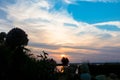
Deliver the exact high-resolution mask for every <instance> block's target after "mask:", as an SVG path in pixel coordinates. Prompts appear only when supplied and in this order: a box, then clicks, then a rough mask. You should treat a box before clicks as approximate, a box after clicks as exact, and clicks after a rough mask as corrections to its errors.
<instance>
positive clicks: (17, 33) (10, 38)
mask: <svg viewBox="0 0 120 80" xmlns="http://www.w3.org/2000/svg"><path fill="white" fill-rule="evenodd" d="M27 44H28V38H27V34H26V33H25V31H23V30H22V29H20V28H13V29H12V30H10V31H9V32H8V34H7V36H6V45H7V46H9V47H11V48H16V47H24V46H26V45H27Z"/></svg>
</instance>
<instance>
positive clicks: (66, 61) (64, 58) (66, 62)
mask: <svg viewBox="0 0 120 80" xmlns="http://www.w3.org/2000/svg"><path fill="white" fill-rule="evenodd" d="M61 62H62V64H63V65H64V66H67V65H68V63H69V59H68V58H67V57H63V58H62V59H61Z"/></svg>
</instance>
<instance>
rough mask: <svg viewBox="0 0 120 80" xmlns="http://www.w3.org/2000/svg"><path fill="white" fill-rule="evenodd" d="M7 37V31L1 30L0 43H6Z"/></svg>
mask: <svg viewBox="0 0 120 80" xmlns="http://www.w3.org/2000/svg"><path fill="white" fill-rule="evenodd" d="M5 38H6V33H5V32H1V33H0V45H2V44H4V42H5Z"/></svg>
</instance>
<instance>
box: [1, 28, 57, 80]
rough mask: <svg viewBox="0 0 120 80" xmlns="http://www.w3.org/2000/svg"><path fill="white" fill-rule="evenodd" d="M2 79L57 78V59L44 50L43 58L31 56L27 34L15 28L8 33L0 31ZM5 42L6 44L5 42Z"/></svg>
mask: <svg viewBox="0 0 120 80" xmlns="http://www.w3.org/2000/svg"><path fill="white" fill-rule="evenodd" d="M0 42H1V45H0V79H1V80H24V79H26V80H55V79H54V77H55V76H54V69H55V67H56V61H55V60H53V59H50V58H48V53H46V52H44V51H43V54H41V55H42V58H41V59H36V58H33V57H30V56H29V54H31V52H30V50H29V49H27V48H25V46H26V45H27V43H28V38H27V34H26V33H25V32H24V31H23V30H22V29H19V28H13V29H12V30H10V31H9V32H8V33H7V35H5V33H0ZM4 43H5V44H4Z"/></svg>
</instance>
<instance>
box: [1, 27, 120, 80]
mask: <svg viewBox="0 0 120 80" xmlns="http://www.w3.org/2000/svg"><path fill="white" fill-rule="evenodd" d="M28 41H29V39H28V36H27V34H26V33H25V31H23V30H22V29H19V28H13V29H12V30H10V31H9V32H8V33H5V32H1V33H0V80H82V79H80V78H79V77H80V75H81V74H84V73H90V75H91V76H92V79H90V80H95V76H97V75H105V76H109V73H115V74H117V75H118V77H119V76H120V64H101V65H96V64H90V63H87V65H88V67H87V66H84V67H82V66H79V67H78V65H77V64H70V65H69V59H68V58H66V57H63V58H62V59H61V62H62V64H59V66H60V65H61V66H63V68H62V69H61V71H57V70H56V66H58V64H57V63H56V61H55V60H54V59H51V58H48V53H46V52H45V51H43V52H42V54H40V55H37V58H36V57H33V54H32V52H31V51H30V50H29V49H28V48H26V46H27V44H28ZM80 68H81V70H80ZM77 69H78V73H76V71H77ZM82 69H83V70H82ZM119 78H120V77H119ZM113 80H117V79H113Z"/></svg>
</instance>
